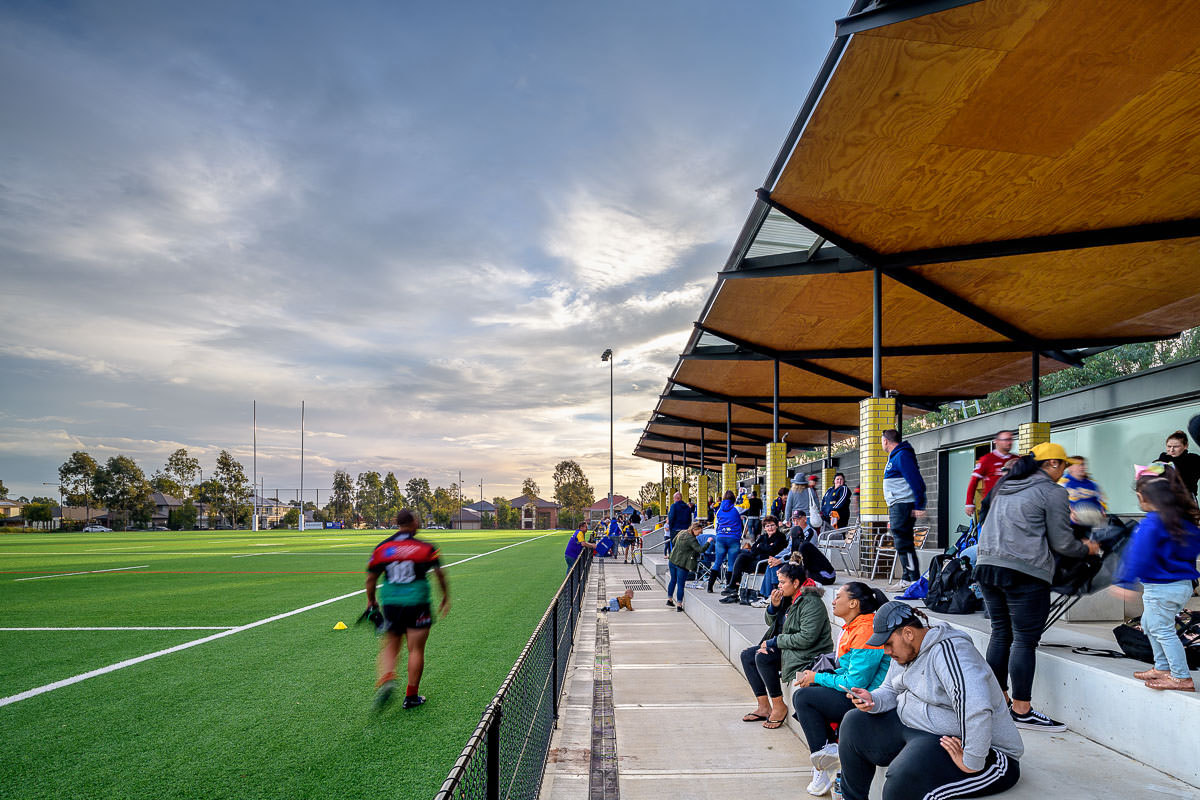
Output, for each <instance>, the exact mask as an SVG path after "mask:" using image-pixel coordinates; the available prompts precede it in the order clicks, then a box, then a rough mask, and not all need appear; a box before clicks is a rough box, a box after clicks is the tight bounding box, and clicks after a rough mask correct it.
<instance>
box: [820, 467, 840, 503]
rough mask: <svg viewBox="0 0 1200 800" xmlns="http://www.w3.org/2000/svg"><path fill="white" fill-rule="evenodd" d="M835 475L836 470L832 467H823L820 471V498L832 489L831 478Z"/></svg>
mask: <svg viewBox="0 0 1200 800" xmlns="http://www.w3.org/2000/svg"><path fill="white" fill-rule="evenodd" d="M835 474H837V470H836V469H834V468H833V467H825V468H823V469H822V470H821V496H822V497H824V496H825V493H826V492H828V491H829V490H830V489H832V488H833V476H834V475H835Z"/></svg>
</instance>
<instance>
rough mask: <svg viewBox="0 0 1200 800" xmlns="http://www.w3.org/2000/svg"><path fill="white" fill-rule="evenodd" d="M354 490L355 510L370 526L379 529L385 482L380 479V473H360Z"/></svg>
mask: <svg viewBox="0 0 1200 800" xmlns="http://www.w3.org/2000/svg"><path fill="white" fill-rule="evenodd" d="M354 488H355V492H354V507H355V510H356V511H357V512H358V515H359V516H360V517H362V518H363V519H364V520H365V521H366V522H367V524H368V525H370V526H371V527H372V528H378V527H379V520H380V518H381V517H382V516H383V506H384V502H383V501H384V493H383V481H382V480H381V479H380V478H379V473H378V472H375V471H374V470H372V471H371V472H360V473H358V481H357V483H356V484H355V487H354Z"/></svg>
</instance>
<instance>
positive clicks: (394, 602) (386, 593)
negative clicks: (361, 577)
mask: <svg viewBox="0 0 1200 800" xmlns="http://www.w3.org/2000/svg"><path fill="white" fill-rule="evenodd" d="M439 566H440V563H439V562H438V549H437V548H436V547H434V546H433V545H431V544H429V543H428V542H423V541H421V540H420V539H418V538H417V537H416V536H413V535H412V534H411V533H407V532H405V531H398V532H397V533H396V534H395V535H394V536H392V537H391V538H388V539H385V540H383V541H382V542H380V543H379V545H378V546H377V547H376V548H375V552H374V553H372V554H371V560H370V562H368V564H367V572H370V573H373V574H375V575H383V576H384V582H383V585H382V586H381V587H379V603H380V604H381V605H386V606H415V605H420V604H422V603H428V602H429V581H428V580H426V578H425V575H426V574H427V573H428V572H429V570H431V569H437V568H438V567H439Z"/></svg>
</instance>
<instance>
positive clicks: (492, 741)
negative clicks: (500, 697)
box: [487, 703, 504, 800]
mask: <svg viewBox="0 0 1200 800" xmlns="http://www.w3.org/2000/svg"><path fill="white" fill-rule="evenodd" d="M503 716H504V711H503V707H502V705H501V704H500V703H496V713H495V714H493V715H492V727H490V728H488V733H487V800H500V719H501V718H502V717H503Z"/></svg>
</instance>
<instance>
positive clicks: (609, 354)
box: [600, 347, 613, 523]
mask: <svg viewBox="0 0 1200 800" xmlns="http://www.w3.org/2000/svg"><path fill="white" fill-rule="evenodd" d="M600 360H601V361H607V362H608V519H609V522H610V523H611V521H612V518H613V351H612V348H611V347H610V348H607V349H606V350H605V351H604V352H603V353H601V354H600Z"/></svg>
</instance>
